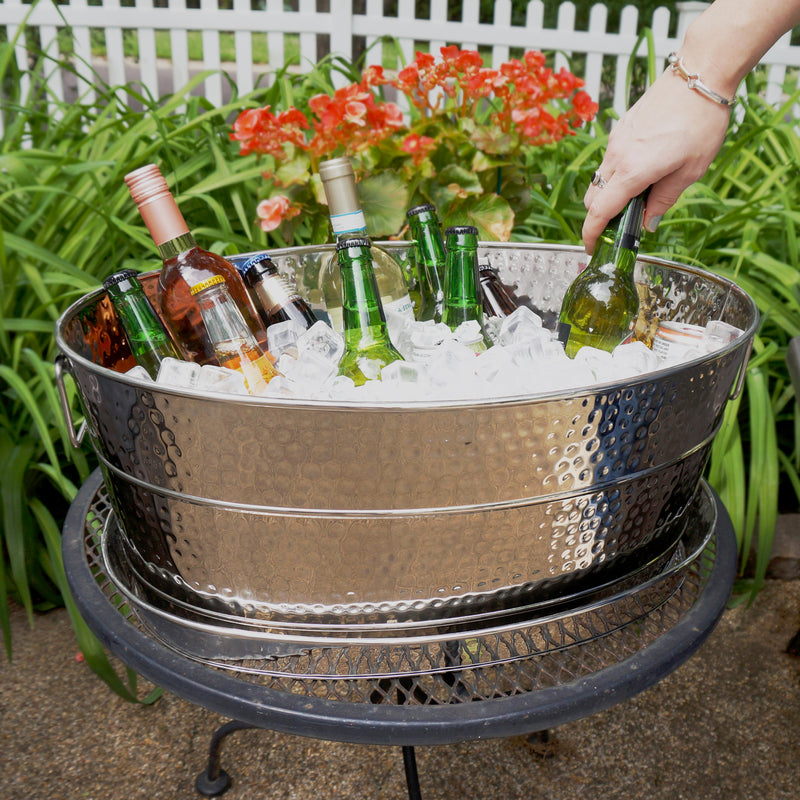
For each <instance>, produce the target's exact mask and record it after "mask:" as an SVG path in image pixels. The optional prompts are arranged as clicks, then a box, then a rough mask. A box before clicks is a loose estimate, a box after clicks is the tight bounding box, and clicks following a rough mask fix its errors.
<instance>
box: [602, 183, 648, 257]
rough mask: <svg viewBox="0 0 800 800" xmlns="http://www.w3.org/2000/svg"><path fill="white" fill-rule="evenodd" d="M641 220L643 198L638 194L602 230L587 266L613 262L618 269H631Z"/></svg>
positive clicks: (639, 234)
mask: <svg viewBox="0 0 800 800" xmlns="http://www.w3.org/2000/svg"><path fill="white" fill-rule="evenodd" d="M643 220H644V198H643V196H641V195H640V196H639V197H634V198H633V200H631V201H630V202H629V203H628V205H627V206H626V207H625V209H624V210H623V212H622V213H621V214H619V215H617V216H616V217H614V219H613V220H611V222H610V223H609V225H608V227H607V228H606V229H605V230H604V231H603V234H602V235H601V237H600V239H599V240H598V243H597V247H596V249H595V252H594V253H593V254H592V259H591V261H590V263H589V266H592V267H594V266H603V265H605V264H614V265H616V266H617V268H618V269H622V270H625V271H632V270H633V268H634V265H635V263H636V255H637V253H638V252H639V240H640V237H641V233H642V222H643Z"/></svg>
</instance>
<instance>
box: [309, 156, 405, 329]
mask: <svg viewBox="0 0 800 800" xmlns="http://www.w3.org/2000/svg"><path fill="white" fill-rule="evenodd" d="M319 178H320V181H321V182H322V188H323V190H324V191H325V198H326V200H327V201H328V210H329V211H330V215H331V228H332V230H333V235H334V237H335V238H336V241H341V240H342V239H352V238H354V237H358V238H362V239H369V236H368V235H367V222H366V219H365V218H364V212H363V210H362V208H361V200H360V199H359V196H358V186H357V184H356V176H355V172H354V171H353V165H352V163H351V162H350V159H349V158H348V157H347V156H341V157H339V158H332V159H329V160H327V161H321V162H320V165H319ZM369 241H370V249H371V253H372V268H373V271H374V273H375V279H376V280H377V282H378V289H379V290H380V295H379V296H380V300H381V303H382V304H383V308H384V312H388V311H391V312H393V313H395V314H398V315H400V316H401V317H405V318H406V319H408V320H409V321H413V319H414V306H413V305H412V303H411V297H410V296H409V291H408V284H407V283H406V275H405V272H404V271H403V268H402V267H401V266H400V264H398V263H397V261H395V259H394V258H392V256H391V255H390V254H389V253H388V252H387V251H386V250H384V249H383V248H382V247H380V246H379V245H376V244H375V243H374V242H373V241H372V240H371V239H370V240H369ZM319 287H320V290H321V291H322V296H323V298H324V299H325V307H326V310H327V312H328V316H329V317H330V321H331V327H332V328H333V329H334V330H335V331H339V332H340V333H341V332H342V329H343V328H342V317H341V314H342V311H341V306H340V303H341V297H342V287H341V282H340V280H339V270H338V259H337V257H336V254H334V256H333V257H332V258H330V259H329V260H328V262H327V263H326V264H325V266H324V267H323V268H322V269H321V270H320V274H319Z"/></svg>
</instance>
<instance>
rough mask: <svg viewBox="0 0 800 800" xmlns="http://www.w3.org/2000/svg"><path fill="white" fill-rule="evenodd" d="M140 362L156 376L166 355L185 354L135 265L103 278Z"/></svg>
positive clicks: (132, 349)
mask: <svg viewBox="0 0 800 800" xmlns="http://www.w3.org/2000/svg"><path fill="white" fill-rule="evenodd" d="M103 288H104V289H105V290H106V291H107V292H108V297H109V299H110V300H111V303H112V305H113V306H114V310H115V311H116V312H117V316H118V317H119V321H120V323H121V325H122V329H123V330H124V331H125V336H126V337H127V339H128V344H129V345H130V348H131V353H133V357H134V358H135V359H136V363H137V364H139V365H140V366H142V367H144V368H145V369H146V370H147V372H148V374H149V375H150V377H151V378H153V379H154V380H155V377H156V375H158V368H159V366H160V365H161V361H162V360H163V359H165V358H178V359H180V358H181V354H180V353H179V352H178V348H177V347H176V346H175V345H174V344H173V342H172V339H170V338H169V334H168V333H167V331H166V328H165V327H164V325H163V324H162V322H161V320H160V319H159V317H158V314H156V310H155V309H154V308H153V306H152V304H151V303H150V301H149V300H148V299H147V295H146V294H145V293H144V289H143V288H142V284H141V283H140V282H139V278H138V274H137V273H136V272H135V271H134V270H132V269H124V270H121V271H120V272H115V273H114V274H113V275H110V276H109V277H108V278H106V279H105V280H104V281H103Z"/></svg>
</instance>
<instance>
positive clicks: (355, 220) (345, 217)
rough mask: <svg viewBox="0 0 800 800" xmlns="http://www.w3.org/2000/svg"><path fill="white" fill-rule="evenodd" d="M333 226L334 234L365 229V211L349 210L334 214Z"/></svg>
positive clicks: (338, 234)
mask: <svg viewBox="0 0 800 800" xmlns="http://www.w3.org/2000/svg"><path fill="white" fill-rule="evenodd" d="M331 226H332V228H333V233H334V235H335V236H341V235H342V234H344V233H356V232H357V231H363V230H364V229H365V228H366V227H367V223H366V220H365V219H364V212H363V211H362V210H361V209H359V210H358V211H348V212H347V213H346V214H332V215H331Z"/></svg>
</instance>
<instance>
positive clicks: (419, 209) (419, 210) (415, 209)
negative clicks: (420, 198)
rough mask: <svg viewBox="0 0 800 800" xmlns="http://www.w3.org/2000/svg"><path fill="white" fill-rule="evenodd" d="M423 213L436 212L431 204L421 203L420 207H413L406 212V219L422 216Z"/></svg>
mask: <svg viewBox="0 0 800 800" xmlns="http://www.w3.org/2000/svg"><path fill="white" fill-rule="evenodd" d="M423 211H436V206H435V205H433V203H423V204H422V205H421V206H414V207H413V208H409V209H408V211H406V217H408V218H409V219H410V218H411V217H414V216H416V215H417V214H422V212H423Z"/></svg>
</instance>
